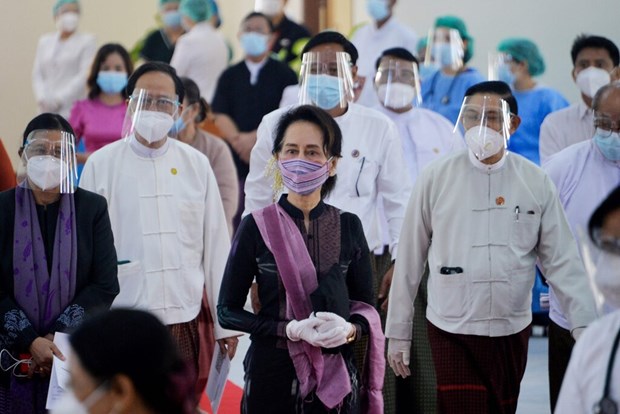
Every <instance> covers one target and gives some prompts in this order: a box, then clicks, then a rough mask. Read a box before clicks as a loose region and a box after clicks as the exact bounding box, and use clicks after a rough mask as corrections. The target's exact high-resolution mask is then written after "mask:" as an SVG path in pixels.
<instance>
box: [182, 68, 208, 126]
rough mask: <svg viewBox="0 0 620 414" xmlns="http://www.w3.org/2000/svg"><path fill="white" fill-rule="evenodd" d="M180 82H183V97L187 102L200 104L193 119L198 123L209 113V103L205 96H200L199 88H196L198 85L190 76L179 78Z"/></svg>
mask: <svg viewBox="0 0 620 414" xmlns="http://www.w3.org/2000/svg"><path fill="white" fill-rule="evenodd" d="M181 82H183V88H184V89H185V99H186V100H187V103H188V104H189V105H193V104H195V103H197V104H198V105H199V106H200V111H199V112H198V115H196V119H195V121H196V122H198V123H200V122H202V121H204V120H205V119H206V118H207V114H208V113H209V104H208V103H207V101H206V100H205V98H203V97H201V96H200V89H198V85H196V82H194V81H193V80H191V79H190V78H181Z"/></svg>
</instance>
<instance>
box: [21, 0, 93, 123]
mask: <svg viewBox="0 0 620 414" xmlns="http://www.w3.org/2000/svg"><path fill="white" fill-rule="evenodd" d="M53 12H54V19H55V21H56V27H57V29H58V30H57V31H56V32H54V33H48V34H45V35H43V36H41V38H40V39H39V44H38V46H37V51H36V55H35V58H34V66H33V69H32V89H33V91H34V96H35V99H36V101H37V108H38V110H39V113H43V112H52V113H57V114H60V115H62V116H63V117H64V118H67V119H68V118H69V113H70V112H71V108H72V107H73V103H74V102H75V101H78V100H80V99H84V98H85V97H86V77H87V76H88V72H89V69H90V65H91V64H92V62H93V58H94V56H95V52H96V51H97V44H96V41H95V36H93V35H92V34H87V33H78V32H77V27H78V23H79V19H80V4H79V2H78V1H77V0H57V1H56V3H55V4H54V8H53Z"/></svg>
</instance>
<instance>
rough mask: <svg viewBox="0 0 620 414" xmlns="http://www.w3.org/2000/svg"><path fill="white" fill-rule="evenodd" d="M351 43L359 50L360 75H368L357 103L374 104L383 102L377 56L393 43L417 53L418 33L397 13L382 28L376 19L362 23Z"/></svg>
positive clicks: (358, 66)
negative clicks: (377, 82)
mask: <svg viewBox="0 0 620 414" xmlns="http://www.w3.org/2000/svg"><path fill="white" fill-rule="evenodd" d="M351 43H353V44H354V45H355V47H356V48H357V51H358V53H359V58H358V60H357V68H358V69H357V73H358V75H359V76H364V77H366V81H365V83H364V89H363V90H362V94H361V95H360V98H359V99H358V100H357V103H359V104H361V105H365V106H368V107H374V106H376V105H378V104H379V99H378V98H377V96H376V93H375V88H374V78H375V72H376V68H375V63H376V61H377V58H378V57H379V56H381V54H382V53H383V51H384V50H386V49H391V48H393V47H402V48H405V49H407V50H409V51H410V52H411V53H412V54H413V55H414V56H415V55H416V46H417V43H418V36H417V34H416V33H415V32H414V31H413V30H412V29H410V28H409V27H407V26H405V25H404V24H402V23H400V22H398V21H397V20H396V18H395V17H390V19H389V20H388V21H387V22H385V23H384V24H383V26H381V28H378V27H377V25H376V23H375V22H371V23H368V24H367V25H365V26H362V27H360V28H359V29H357V31H356V32H355V33H354V34H353V37H352V38H351Z"/></svg>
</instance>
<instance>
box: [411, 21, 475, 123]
mask: <svg viewBox="0 0 620 414" xmlns="http://www.w3.org/2000/svg"><path fill="white" fill-rule="evenodd" d="M427 44H428V46H427V47H428V51H429V53H427V56H426V58H425V61H424V64H425V65H426V66H427V67H437V68H439V70H437V71H435V72H434V73H430V74H429V75H427V76H426V77H423V79H422V85H421V86H422V107H423V108H426V109H430V110H431V111H435V112H437V113H439V114H441V115H443V116H445V117H446V118H448V120H450V122H452V123H453V124H455V123H456V120H457V118H458V116H459V110H460V109H461V103H463V96H464V95H465V91H466V90H467V89H468V88H469V87H470V86H472V85H475V84H477V83H479V82H482V81H483V80H484V79H483V77H482V75H481V74H480V73H479V72H478V71H477V70H476V69H474V68H470V67H467V66H466V65H467V62H469V60H470V59H471V58H472V56H473V50H474V39H473V38H472V37H471V36H470V34H469V33H468V32H467V27H466V26H465V22H463V20H461V19H460V18H458V17H455V16H442V17H438V18H437V20H436V21H435V27H434V29H433V30H431V32H430V34H429V39H428V42H427ZM425 70H429V69H425Z"/></svg>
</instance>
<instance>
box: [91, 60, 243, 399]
mask: <svg viewBox="0 0 620 414" xmlns="http://www.w3.org/2000/svg"><path fill="white" fill-rule="evenodd" d="M127 92H128V94H129V96H130V101H129V105H128V108H127V115H126V123H125V125H127V126H128V129H127V130H126V131H125V133H124V136H125V139H123V140H119V141H117V142H114V143H112V144H110V145H108V146H106V147H104V148H102V149H101V150H99V151H97V152H96V153H94V154H93V155H92V156H91V157H89V159H88V161H87V163H86V165H85V166H84V171H83V173H82V177H81V181H80V186H81V187H83V188H85V189H89V190H91V191H93V192H96V193H98V194H101V195H103V196H104V197H105V198H106V199H107V200H108V204H109V210H110V221H111V223H112V230H113V232H114V243H115V247H116V251H117V253H118V257H119V284H120V294H119V295H118V296H117V298H116V300H115V302H114V304H113V307H132V308H143V309H146V310H148V311H150V312H152V313H153V314H155V315H156V316H157V317H159V318H160V319H161V320H162V322H163V323H164V324H166V325H168V326H169V327H170V330H171V332H172V334H173V336H174V337H175V338H176V340H177V342H178V344H179V348H180V350H181V352H182V353H183V355H184V356H185V357H186V359H187V360H188V362H189V363H190V364H191V366H192V367H193V368H195V369H196V372H197V374H198V382H197V385H196V387H197V389H196V391H197V395H200V393H201V392H202V391H204V386H205V384H206V379H207V378H206V377H207V376H208V372H209V367H210V365H209V362H210V360H211V355H210V353H211V352H212V348H210V346H212V344H210V345H208V346H206V347H204V348H203V347H201V344H200V342H201V341H200V335H206V338H215V340H216V341H217V342H218V344H219V347H220V350H221V352H226V351H227V352H228V355H229V356H230V357H232V356H234V353H235V349H236V346H237V341H238V340H237V336H238V335H240V333H237V332H233V331H229V330H225V329H223V328H222V327H221V326H220V324H219V322H218V321H217V317H216V315H217V313H216V305H217V298H218V294H219V290H220V283H221V279H222V275H223V272H224V267H225V265H226V257H227V256H228V250H229V247H230V242H229V234H228V228H227V225H226V218H225V215H224V209H223V207H222V201H221V199H220V194H219V191H218V185H217V181H216V179H215V176H214V174H213V171H212V170H211V166H210V165H209V161H208V159H207V157H205V156H204V155H203V154H202V153H201V152H199V151H198V150H196V149H194V148H192V147H191V146H189V145H187V144H184V143H182V142H180V141H178V140H175V139H169V131H170V129H171V127H172V126H173V124H174V122H175V121H174V118H176V117H178V115H179V112H180V111H179V100H181V101H182V100H183V95H184V90H183V84H182V82H181V80H180V79H179V78H178V76H177V75H176V73H175V71H174V68H172V67H171V66H169V65H167V64H165V63H162V62H150V63H146V64H144V65H142V66H140V67H139V68H138V69H137V70H136V71H135V72H134V73H133V74H132V76H131V77H130V78H129V80H128V83H127ZM203 292H204V293H203ZM203 296H205V297H204V298H203ZM205 299H206V302H207V305H206V306H205V305H204V304H203V301H204V300H205ZM209 312H210V314H211V317H209V315H208V314H209ZM211 318H212V319H211ZM211 321H212V322H211ZM207 340H208V339H207Z"/></svg>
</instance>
